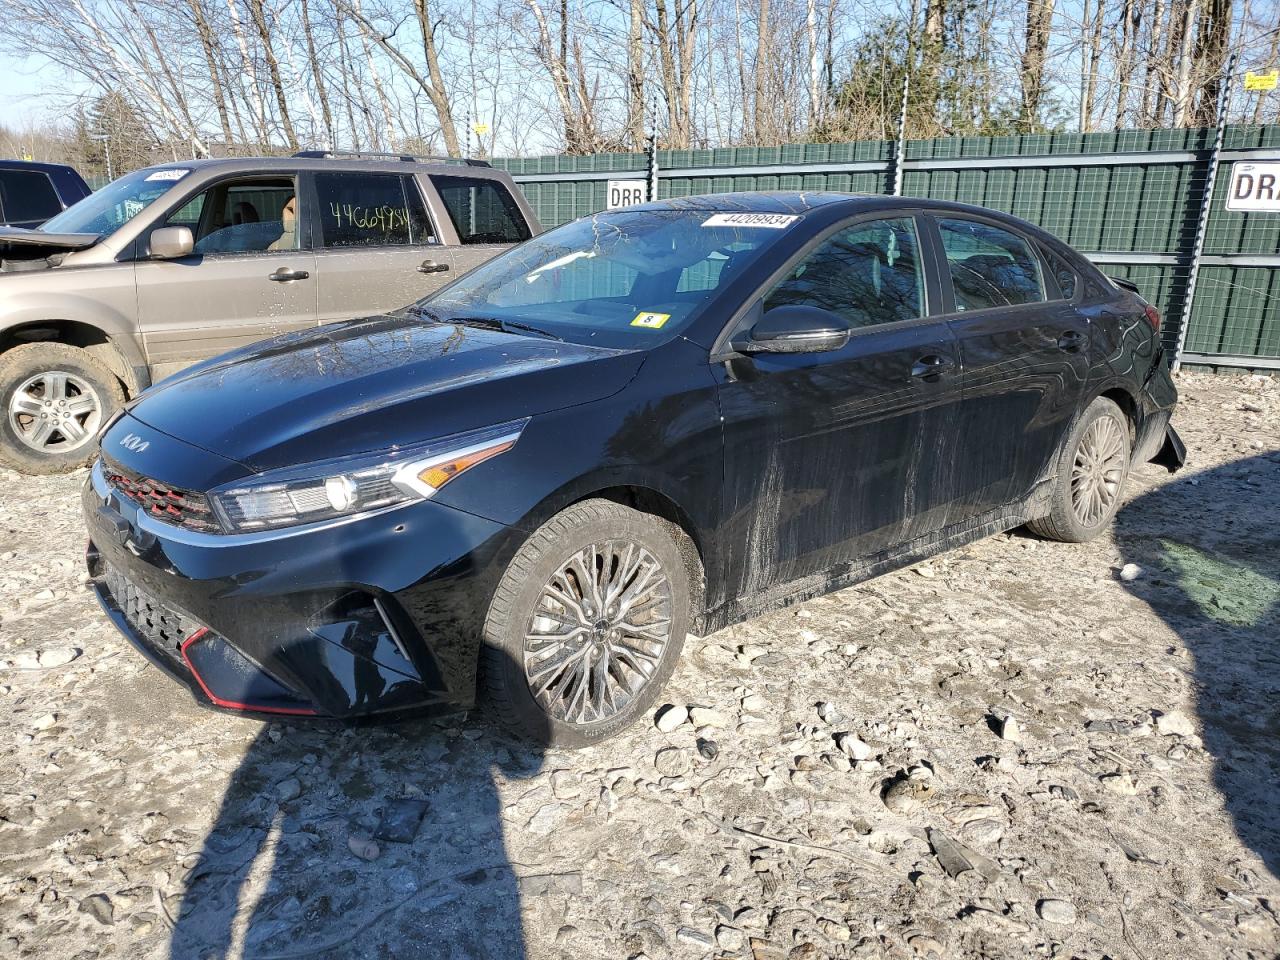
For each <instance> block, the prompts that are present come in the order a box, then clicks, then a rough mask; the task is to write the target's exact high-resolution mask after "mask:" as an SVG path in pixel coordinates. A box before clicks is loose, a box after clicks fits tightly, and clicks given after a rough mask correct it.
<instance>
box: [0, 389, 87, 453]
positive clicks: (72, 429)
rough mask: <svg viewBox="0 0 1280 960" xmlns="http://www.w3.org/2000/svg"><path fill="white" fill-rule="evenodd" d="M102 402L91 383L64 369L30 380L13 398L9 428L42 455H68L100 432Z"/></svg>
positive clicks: (10, 405) (10, 402)
mask: <svg viewBox="0 0 1280 960" xmlns="http://www.w3.org/2000/svg"><path fill="white" fill-rule="evenodd" d="M101 419H102V400H101V399H100V398H99V397H98V392H97V391H96V390H95V389H94V388H93V386H92V385H91V384H90V383H89V381H87V380H85V379H84V378H83V377H78V376H76V375H75V374H74V373H67V372H66V371H63V370H45V371H42V372H40V373H37V374H36V375H35V376H32V377H28V378H27V379H26V380H24V381H23V382H22V383H21V384H19V385H18V389H17V390H15V391H14V392H13V395H12V396H11V397H10V398H9V426H10V427H12V428H13V432H14V433H15V434H17V436H18V439H19V440H21V441H22V442H23V443H24V444H25V445H26V446H28V447H30V448H31V449H32V450H36V451H38V452H39V453H45V454H60V453H67V452H69V451H71V450H75V449H77V448H79V447H82V446H84V445H85V444H86V443H88V442H89V441H90V440H92V439H93V438H94V436H95V435H96V434H97V432H98V427H99V426H100V421H101Z"/></svg>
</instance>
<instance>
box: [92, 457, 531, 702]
mask: <svg viewBox="0 0 1280 960" xmlns="http://www.w3.org/2000/svg"><path fill="white" fill-rule="evenodd" d="M82 505H83V509H84V515H85V523H86V525H87V526H88V529H89V537H90V542H89V548H88V553H87V562H88V566H89V575H90V578H91V583H92V588H93V591H94V593H95V594H96V595H97V597H98V600H99V602H100V603H101V604H102V607H103V609H104V610H105V612H106V613H107V615H108V617H110V618H111V620H112V622H113V623H114V624H115V625H116V627H117V628H118V629H119V630H120V631H121V632H122V633H123V634H124V635H125V636H126V637H127V638H128V639H129V640H130V641H131V642H132V643H133V644H134V646H136V647H137V648H138V649H139V650H140V651H141V652H142V653H143V655H144V656H146V657H147V658H148V659H149V660H150V661H151V662H152V663H154V664H156V666H158V667H159V668H160V669H161V670H163V671H164V672H165V673H166V674H168V675H169V676H170V677H172V678H173V679H175V680H177V681H178V682H180V683H182V684H183V685H184V686H186V687H187V688H188V689H189V690H190V691H191V693H192V695H193V696H195V698H196V699H197V700H198V701H200V702H202V703H204V704H207V705H211V706H217V707H226V708H229V709H235V710H241V711H245V712H247V713H252V714H262V715H279V714H285V715H291V716H318V717H333V718H354V717H358V716H363V715H368V714H386V713H393V712H401V711H414V712H421V711H435V710H456V709H466V708H468V707H469V706H471V704H472V703H473V702H474V699H475V680H476V664H477V656H478V650H479V638H480V628H481V625H482V623H483V617H484V611H485V610H486V609H487V607H488V600H489V598H490V597H491V596H492V591H493V587H494V585H495V584H496V577H497V575H498V572H500V570H501V561H502V559H503V555H504V551H506V550H507V548H508V544H509V542H510V539H511V532H510V531H509V529H508V528H506V527H504V526H503V525H501V524H498V523H495V522H493V521H490V520H485V519H482V518H480V517H476V516H473V515H471V514H468V513H464V512H462V511H460V510H455V509H453V508H451V507H447V506H444V505H441V504H437V503H433V502H431V501H424V502H421V503H414V504H410V505H406V506H403V507H398V508H395V509H392V510H388V511H384V512H381V513H375V514H370V515H367V516H363V517H359V518H355V519H346V520H343V521H340V522H336V523H327V524H314V525H308V526H304V527H295V528H292V529H284V530H278V531H272V532H269V533H266V532H264V533H256V534H247V535H238V536H223V535H219V534H205V533H197V532H194V531H190V530H185V529H182V528H179V527H175V526H171V525H169V524H165V523H161V522H160V521H158V520H156V519H154V518H153V517H151V516H148V515H147V514H146V512H145V511H144V510H142V509H140V508H138V507H137V506H136V505H135V504H133V503H132V502H131V501H130V500H128V499H126V498H124V497H122V496H120V495H119V493H117V492H116V491H115V490H114V489H113V488H111V487H110V486H109V485H108V483H107V481H106V479H105V478H104V475H103V471H102V469H101V466H100V465H95V467H94V469H93V471H92V472H91V474H90V477H89V482H88V483H87V484H86V485H85V488H84V492H83V497H82Z"/></svg>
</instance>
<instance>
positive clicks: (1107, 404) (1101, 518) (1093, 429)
mask: <svg viewBox="0 0 1280 960" xmlns="http://www.w3.org/2000/svg"><path fill="white" fill-rule="evenodd" d="M1131 437H1132V434H1131V432H1130V430H1129V419H1128V418H1127V417H1126V416H1125V415H1124V412H1123V411H1122V410H1121V409H1120V408H1119V407H1118V406H1116V404H1115V403H1114V402H1113V401H1111V400H1108V399H1107V398H1106V397H1098V398H1097V399H1096V400H1094V401H1093V403H1091V404H1089V406H1088V408H1086V410H1085V412H1084V414H1083V415H1082V416H1081V417H1080V419H1079V420H1078V421H1077V422H1076V425H1075V427H1074V428H1073V429H1072V431H1071V433H1070V435H1069V436H1068V437H1067V442H1066V443H1065V444H1064V445H1063V449H1062V454H1061V455H1060V457H1059V459H1058V475H1057V477H1056V478H1055V479H1054V481H1053V492H1052V494H1051V498H1050V505H1051V510H1050V512H1049V515H1048V516H1046V517H1043V518H1041V519H1039V520H1033V521H1032V522H1031V523H1029V524H1028V525H1027V526H1029V527H1030V528H1031V530H1033V531H1034V532H1035V533H1038V534H1039V535H1040V536H1042V537H1048V538H1049V539H1051V540H1062V541H1065V542H1068V543H1081V542H1083V541H1085V540H1092V539H1093V538H1094V537H1096V536H1097V535H1098V534H1100V533H1101V532H1102V531H1103V530H1104V529H1105V528H1106V526H1107V524H1109V523H1110V522H1111V518H1112V517H1114V516H1115V514H1116V510H1117V509H1118V508H1119V506H1120V496H1121V494H1122V493H1123V492H1124V482H1125V480H1126V479H1128V476H1129V456H1130V453H1131V444H1132V439H1131Z"/></svg>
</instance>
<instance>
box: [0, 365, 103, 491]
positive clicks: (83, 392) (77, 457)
mask: <svg viewBox="0 0 1280 960" xmlns="http://www.w3.org/2000/svg"><path fill="white" fill-rule="evenodd" d="M123 403H124V390H123V389H122V388H121V386H120V382H119V381H118V380H117V379H116V378H115V377H114V376H113V375H112V374H111V371H110V370H108V369H107V368H106V367H104V366H103V365H102V364H100V363H98V361H97V360H95V359H93V357H91V356H90V355H89V354H88V353H87V352H85V351H84V350H81V349H80V348H78V347H72V346H68V345H67V344H65V343H28V344H23V345H22V346H20V347H14V348H13V349H12V350H9V351H7V352H6V353H4V354H3V355H0V417H2V418H3V419H0V463H3V464H5V465H6V466H9V467H12V468H13V469H15V470H17V471H19V472H20V473H25V474H48V473H65V472H67V471H69V470H74V469H75V468H76V467H80V466H83V465H84V464H86V463H88V462H89V461H90V460H91V459H92V458H93V455H94V453H95V452H96V446H95V443H94V441H95V440H96V439H97V436H98V431H99V430H101V429H102V425H103V424H104V423H106V422H107V420H108V419H109V418H110V417H111V415H112V414H114V413H115V412H116V410H118V409H119V408H120V406H121V404H123Z"/></svg>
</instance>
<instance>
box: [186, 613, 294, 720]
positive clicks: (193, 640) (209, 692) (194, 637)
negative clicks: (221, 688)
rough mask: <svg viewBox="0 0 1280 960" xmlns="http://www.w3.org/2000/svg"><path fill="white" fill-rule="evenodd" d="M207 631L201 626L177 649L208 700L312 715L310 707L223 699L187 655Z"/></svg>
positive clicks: (238, 707) (232, 706)
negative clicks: (269, 705) (264, 705)
mask: <svg viewBox="0 0 1280 960" xmlns="http://www.w3.org/2000/svg"><path fill="white" fill-rule="evenodd" d="M208 632H209V628H208V627H201V628H200V629H199V630H197V631H196V632H195V633H193V634H192V635H191V636H189V637H187V639H185V640H183V641H182V646H181V647H179V648H178V649H179V650H180V652H181V653H182V659H183V660H185V661H186V664H187V667H188V668H189V669H190V670H191V675H192V676H193V677H195V678H196V683H198V684H200V689H201V690H203V691H204V695H205V696H206V697H208V698H209V702H210V703H212V704H214V706H218V707H226V708H227V709H229V710H248V711H250V712H252V713H280V714H287V715H289V716H295V717H314V716H316V711H315V710H313V709H311V708H310V707H258V706H254V705H253V704H249V703H236V702H235V701H234V700H224V699H222V697H220V696H218V695H217V694H216V693H214V692H213V691H212V690H210V689H209V686H208V684H206V683H205V682H204V677H202V676H200V671H198V670H197V669H196V665H195V664H194V663H192V662H191V658H190V657H188V656H187V648H188V647H189V646H191V645H192V644H194V643H196V642H198V641H200V640H203V639H204V637H205V634H207V633H208Z"/></svg>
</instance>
